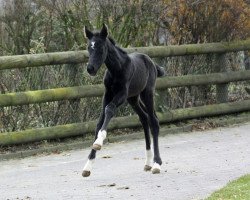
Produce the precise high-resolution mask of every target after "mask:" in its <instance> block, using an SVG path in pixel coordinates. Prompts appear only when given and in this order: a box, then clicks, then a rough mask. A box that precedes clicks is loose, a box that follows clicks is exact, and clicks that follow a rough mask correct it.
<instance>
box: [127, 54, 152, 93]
mask: <svg viewBox="0 0 250 200" xmlns="http://www.w3.org/2000/svg"><path fill="white" fill-rule="evenodd" d="M128 56H129V58H130V59H131V65H130V67H132V68H133V69H134V72H133V75H132V78H131V81H130V86H129V92H128V97H132V96H136V95H139V94H140V93H141V92H142V91H143V90H144V89H145V88H151V87H154V85H155V80H156V77H157V70H156V66H155V64H154V63H153V61H152V60H151V59H150V57H149V56H147V55H145V54H141V53H131V54H129V55H128Z"/></svg>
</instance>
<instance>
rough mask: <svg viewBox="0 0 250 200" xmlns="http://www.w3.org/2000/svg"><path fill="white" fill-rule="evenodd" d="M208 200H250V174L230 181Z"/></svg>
mask: <svg viewBox="0 0 250 200" xmlns="http://www.w3.org/2000/svg"><path fill="white" fill-rule="evenodd" d="M206 200H250V174H248V175H245V176H242V177H240V178H239V179H237V180H234V181H232V182H230V183H228V184H227V185H226V186H225V187H224V188H222V189H220V190H218V191H215V192H214V193H213V194H212V195H211V196H210V197H208V198H207V199H206Z"/></svg>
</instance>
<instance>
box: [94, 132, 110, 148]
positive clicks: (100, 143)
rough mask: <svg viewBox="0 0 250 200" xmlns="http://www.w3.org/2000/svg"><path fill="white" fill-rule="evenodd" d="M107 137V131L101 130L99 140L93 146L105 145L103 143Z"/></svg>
mask: <svg viewBox="0 0 250 200" xmlns="http://www.w3.org/2000/svg"><path fill="white" fill-rule="evenodd" d="M106 136H107V131H105V130H102V131H101V130H100V131H99V132H98V135H97V139H96V140H95V142H94V144H93V145H99V146H102V145H103V141H104V140H105V138H106Z"/></svg>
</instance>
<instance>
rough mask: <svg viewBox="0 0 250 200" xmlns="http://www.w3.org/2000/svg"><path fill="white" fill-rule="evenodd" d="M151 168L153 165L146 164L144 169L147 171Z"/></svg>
mask: <svg viewBox="0 0 250 200" xmlns="http://www.w3.org/2000/svg"><path fill="white" fill-rule="evenodd" d="M151 168H152V167H151V166H149V165H145V166H144V171H146V172H147V171H150V170H151Z"/></svg>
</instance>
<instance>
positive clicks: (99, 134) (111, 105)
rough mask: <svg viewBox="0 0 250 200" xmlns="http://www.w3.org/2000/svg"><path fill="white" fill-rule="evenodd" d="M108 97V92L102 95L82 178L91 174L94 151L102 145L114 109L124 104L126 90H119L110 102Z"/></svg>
mask: <svg viewBox="0 0 250 200" xmlns="http://www.w3.org/2000/svg"><path fill="white" fill-rule="evenodd" d="M110 96H111V95H108V92H106V93H105V95H104V100H103V111H102V115H101V116H100V119H99V122H98V124H97V128H96V136H95V142H94V144H93V146H92V150H91V152H90V154H89V159H88V161H87V163H86V164H85V166H84V168H83V173H82V176H83V177H88V176H89V175H90V174H91V170H92V166H93V163H94V160H95V156H96V151H97V150H100V149H101V147H102V145H103V141H104V139H105V138H106V135H107V126H108V123H109V122H110V120H111V118H112V117H113V116H114V114H115V111H116V108H117V107H118V106H120V105H121V104H122V103H124V102H125V100H126V98H127V90H121V91H120V92H119V93H118V94H116V95H115V96H114V98H113V99H112V101H110ZM100 126H101V128H100Z"/></svg>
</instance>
